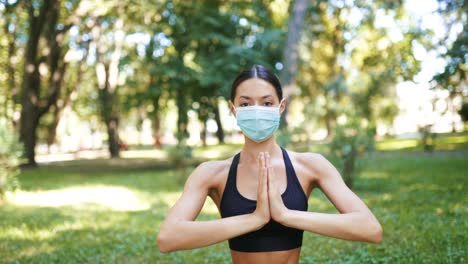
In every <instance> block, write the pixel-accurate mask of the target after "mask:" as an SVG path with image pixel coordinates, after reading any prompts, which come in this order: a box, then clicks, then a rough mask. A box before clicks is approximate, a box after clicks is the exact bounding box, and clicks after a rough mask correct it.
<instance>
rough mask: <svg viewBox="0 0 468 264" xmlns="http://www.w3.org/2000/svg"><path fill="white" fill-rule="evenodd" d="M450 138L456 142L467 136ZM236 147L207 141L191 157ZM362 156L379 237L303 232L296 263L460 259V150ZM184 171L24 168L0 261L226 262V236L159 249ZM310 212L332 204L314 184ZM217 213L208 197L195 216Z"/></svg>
mask: <svg viewBox="0 0 468 264" xmlns="http://www.w3.org/2000/svg"><path fill="white" fill-rule="evenodd" d="M465 137H466V136H464V138H465ZM450 138H451V137H448V141H450V142H451V140H452V139H450ZM452 141H453V140H452ZM455 141H456V140H455ZM457 142H458V141H457ZM447 144H449V143H447ZM450 144H451V143H450ZM454 144H455V145H456V146H457V147H456V149H462V148H461V147H460V146H459V145H460V144H462V145H465V144H466V142H462V143H454ZM237 150H238V149H237V148H235V147H232V146H224V147H220V148H217V147H208V148H206V149H201V150H196V151H195V155H199V156H204V155H205V156H206V157H210V156H211V155H216V154H215V153H218V155H220V156H225V155H230V154H232V152H234V151H237ZM210 151H211V152H210ZM363 163H364V169H363V170H362V171H361V173H360V174H359V176H358V178H357V179H356V182H355V192H356V193H357V194H358V195H359V196H360V197H361V198H362V199H363V200H364V201H365V202H366V203H367V204H368V206H369V207H371V209H372V211H373V212H374V213H375V214H376V216H377V218H378V219H379V220H380V221H381V223H382V225H383V228H384V239H383V242H382V243H381V244H378V245H374V244H367V243H361V242H350V241H344V240H338V239H333V238H327V237H323V236H319V235H316V234H311V233H306V234H305V236H304V244H303V247H302V253H301V260H300V262H301V263H464V262H467V258H468V256H467V255H468V251H467V250H466V244H467V243H468V235H467V232H466V230H468V214H467V213H468V206H467V204H468V201H467V195H466V194H465V193H466V190H465V183H466V178H467V176H468V175H467V172H468V163H467V157H466V156H464V155H463V153H461V155H447V153H446V152H444V153H439V154H438V153H437V152H435V153H434V154H431V155H426V154H422V153H420V152H416V151H410V152H403V151H399V152H380V153H379V152H377V153H370V154H368V155H367V156H366V157H364V158H363ZM186 174H187V173H185V174H184V173H182V174H181V173H178V172H176V171H174V170H172V169H171V168H170V166H169V165H167V164H165V163H164V161H162V160H155V159H122V160H117V161H108V160H88V161H85V160H81V161H67V162H60V163H54V164H50V165H47V166H42V167H40V168H39V169H36V170H26V171H23V172H22V173H21V175H20V177H19V179H20V181H21V184H22V189H21V191H20V192H18V193H17V194H16V196H15V197H11V196H10V202H9V203H7V204H5V205H3V206H0V263H83V262H85V263H229V262H230V255H229V250H228V246H227V242H223V243H220V244H217V245H214V246H211V247H207V248H202V249H196V250H191V251H181V252H174V253H169V254H161V253H159V252H158V250H157V245H156V234H157V230H158V228H159V225H160V224H161V221H162V220H163V219H164V216H165V214H166V212H167V210H168V209H169V207H170V206H171V205H172V204H173V203H174V201H175V200H176V199H177V197H178V196H179V194H180V192H181V190H182V184H181V182H183V179H184V178H185V177H186ZM309 210H310V211H317V212H336V210H335V209H334V208H333V206H332V204H331V203H330V202H329V201H328V200H327V199H326V197H325V196H324V195H323V194H322V193H321V192H320V191H318V190H315V191H313V193H312V195H311V199H310V201H309ZM218 217H219V216H218V213H217V212H216V208H215V206H214V205H213V204H212V203H211V202H208V203H207V204H206V206H205V207H204V209H203V212H202V214H201V215H200V217H199V219H215V218H218Z"/></svg>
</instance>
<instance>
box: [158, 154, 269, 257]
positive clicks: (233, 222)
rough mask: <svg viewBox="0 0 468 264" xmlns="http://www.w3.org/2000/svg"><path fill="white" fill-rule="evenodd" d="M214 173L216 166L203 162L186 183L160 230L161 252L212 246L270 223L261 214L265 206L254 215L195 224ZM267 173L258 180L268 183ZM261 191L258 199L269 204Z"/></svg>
mask: <svg viewBox="0 0 468 264" xmlns="http://www.w3.org/2000/svg"><path fill="white" fill-rule="evenodd" d="M213 171H216V168H215V167H213V163H209V162H208V163H204V164H202V165H200V166H199V167H198V168H197V169H196V170H195V171H194V172H193V173H192V175H191V176H190V177H189V179H188V180H187V182H186V183H185V187H184V191H183V193H182V196H181V197H180V198H179V200H178V201H177V202H176V204H175V205H174V206H173V207H172V208H171V209H170V211H169V213H168V215H167V217H166V219H165V221H164V222H163V223H162V225H161V227H160V230H159V234H158V246H159V250H160V251H161V252H163V253H166V252H170V251H175V250H184V249H192V248H199V247H204V246H209V245H212V244H215V243H218V242H221V241H224V240H227V239H230V238H233V237H236V236H239V235H242V234H245V233H248V232H251V231H255V230H258V229H260V228H261V227H262V226H263V225H265V224H266V223H267V222H268V220H269V218H270V216H269V213H268V216H267V217H266V216H265V215H264V214H263V215H262V214H261V213H260V209H261V208H262V206H259V208H258V210H256V211H255V212H254V213H251V214H245V215H239V216H233V217H227V218H222V219H217V220H211V221H195V219H196V217H197V216H198V214H199V213H200V210H201V209H202V207H203V204H204V202H205V200H206V197H207V195H208V190H209V188H210V186H209V185H210V183H209V178H210V175H212V174H213ZM264 174H265V177H263V178H262V177H259V180H260V179H262V180H264V181H266V170H265V172H264ZM259 186H262V185H259ZM263 186H266V184H263ZM263 189H265V190H263ZM258 191H259V192H258V195H259V197H260V196H263V197H264V199H263V200H266V201H268V197H267V192H266V188H259V190H258ZM263 207H265V206H263ZM266 210H267V212H268V205H266Z"/></svg>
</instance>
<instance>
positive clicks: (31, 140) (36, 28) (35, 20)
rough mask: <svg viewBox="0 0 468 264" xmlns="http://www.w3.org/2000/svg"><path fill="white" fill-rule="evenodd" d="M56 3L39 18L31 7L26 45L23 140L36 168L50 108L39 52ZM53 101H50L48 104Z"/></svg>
mask: <svg viewBox="0 0 468 264" xmlns="http://www.w3.org/2000/svg"><path fill="white" fill-rule="evenodd" d="M56 7H57V5H56V1H53V0H45V1H44V3H43V4H42V6H41V8H40V11H39V14H38V15H37V16H36V15H35V8H34V7H33V4H32V3H29V6H28V12H29V38H28V41H27V44H26V52H25V58H24V71H23V84H22V89H21V105H22V108H21V117H20V139H21V141H22V142H23V144H24V148H25V155H26V158H27V164H26V165H28V166H36V160H35V148H36V140H37V136H36V129H37V126H38V124H39V119H40V117H41V115H42V114H43V113H44V112H45V111H46V110H47V109H48V107H50V105H49V106H47V105H44V106H43V107H42V109H41V107H40V106H41V103H42V102H40V98H39V96H40V93H39V89H40V84H41V78H40V74H39V60H38V59H37V56H38V50H39V39H40V36H41V33H42V30H43V28H44V25H45V22H46V20H45V18H46V15H47V13H48V12H53V11H55V10H53V8H56ZM48 101H49V100H48Z"/></svg>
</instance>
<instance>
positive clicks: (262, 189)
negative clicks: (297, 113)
mask: <svg viewBox="0 0 468 264" xmlns="http://www.w3.org/2000/svg"><path fill="white" fill-rule="evenodd" d="M285 105H286V102H285V100H284V99H283V94H282V89H281V85H280V83H279V80H278V79H277V78H276V76H275V75H274V74H273V73H271V72H270V71H269V70H267V69H266V68H264V67H262V66H259V65H256V66H253V67H252V68H251V69H249V70H246V71H244V72H242V73H240V74H239V76H237V78H236V79H235V81H234V83H233V85H232V90H231V100H230V101H229V106H230V108H231V111H232V113H233V114H234V116H236V119H237V124H238V125H239V127H240V128H241V130H242V132H243V134H244V137H245V144H244V146H243V148H242V150H241V151H240V153H238V154H237V155H235V156H234V157H233V158H230V159H228V160H222V161H209V162H204V163H202V164H201V165H200V166H198V167H197V168H196V169H195V170H194V172H193V173H192V175H190V177H189V178H188V179H187V182H186V184H185V187H184V191H183V193H182V196H181V197H180V198H179V200H178V201H177V202H176V204H175V205H174V206H173V207H172V208H171V210H170V211H169V213H168V215H167V217H166V219H165V221H164V222H163V224H162V225H161V227H160V231H159V235H158V246H159V250H160V251H161V252H170V251H175V250H184V249H193V248H199V247H205V246H209V245H212V244H215V243H218V242H222V241H225V240H229V247H230V249H231V251H230V252H231V256H232V261H233V263H269V264H273V263H298V262H299V255H300V249H301V246H302V236H303V231H304V230H305V231H308V232H313V233H316V234H320V235H324V236H330V237H335V238H340V239H347V240H357V241H367V242H372V243H379V242H380V241H381V239H382V228H381V226H380V224H379V222H378V221H377V219H376V218H375V217H374V215H373V214H372V212H371V211H370V210H369V209H368V208H367V206H366V205H365V204H364V203H363V202H362V201H361V200H360V199H359V198H358V197H357V196H356V195H355V194H354V193H353V192H352V191H351V190H350V189H349V188H348V187H347V186H346V185H345V184H344V182H343V180H342V178H341V176H340V174H339V173H338V171H337V170H336V169H335V167H334V166H333V165H332V164H331V163H330V162H329V161H328V160H326V159H325V158H324V157H323V156H322V155H320V154H317V153H297V152H292V151H286V150H284V149H283V148H281V147H280V146H279V145H278V144H277V143H276V141H275V138H274V136H273V132H274V131H275V130H276V129H277V128H278V125H279V119H280V115H281V113H282V112H283V111H284V108H285ZM316 187H318V188H320V189H321V190H322V191H323V192H324V193H325V194H326V196H327V197H328V199H329V200H330V201H331V202H332V203H333V204H334V206H335V207H336V208H337V209H338V211H339V212H340V214H325V213H315V212H308V211H307V207H308V206H307V200H308V197H309V195H310V193H311V191H312V190H313V189H314V188H316ZM207 196H210V198H211V199H212V200H213V201H214V203H215V204H216V205H217V207H218V209H219V211H220V214H221V216H222V218H221V219H217V220H211V221H195V219H196V217H197V216H198V214H199V213H200V210H201V209H202V207H203V204H204V202H205V199H206V197H207Z"/></svg>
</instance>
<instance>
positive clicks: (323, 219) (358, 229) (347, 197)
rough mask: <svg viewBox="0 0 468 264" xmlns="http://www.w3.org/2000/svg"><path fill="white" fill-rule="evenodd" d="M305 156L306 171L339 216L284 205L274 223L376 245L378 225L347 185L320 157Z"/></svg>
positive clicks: (334, 169) (380, 231)
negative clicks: (312, 176) (314, 179)
mask: <svg viewBox="0 0 468 264" xmlns="http://www.w3.org/2000/svg"><path fill="white" fill-rule="evenodd" d="M304 155H307V161H304V164H306V165H305V167H306V168H307V172H308V173H313V174H315V175H316V176H317V178H318V180H317V183H318V185H319V187H320V189H321V190H322V191H323V192H324V193H325V195H326V196H327V197H328V199H329V200H330V201H331V202H332V203H333V204H334V205H335V207H336V208H337V210H338V211H339V212H340V214H326V213H315V212H302V211H295V210H289V209H287V208H286V207H284V205H283V207H284V208H283V209H282V210H281V211H282V212H281V213H278V214H276V215H279V217H278V220H277V221H279V222H281V223H282V224H283V225H285V226H289V227H293V228H296V229H302V230H305V231H309V232H313V233H317V234H321V235H325V236H330V237H335V238H340V239H346V240H357V241H367V242H372V243H379V242H380V241H381V240H382V227H381V226H380V223H379V222H378V220H377V219H376V218H375V216H374V215H373V214H372V212H371V211H370V210H369V208H367V206H366V205H365V204H364V202H363V201H361V199H359V197H358V196H357V195H356V194H354V193H353V192H352V191H351V190H350V189H349V188H348V187H347V186H346V184H345V183H344V182H343V180H342V178H341V176H340V174H339V172H338V171H337V170H336V168H335V167H334V166H333V165H332V164H331V163H330V162H329V161H328V160H327V159H325V158H324V157H323V156H321V155H317V154H304ZM275 196H276V195H275ZM278 202H279V201H277V202H276V204H277V203H278ZM270 204H272V199H271V196H270ZM272 215H274V213H273V212H272Z"/></svg>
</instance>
